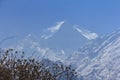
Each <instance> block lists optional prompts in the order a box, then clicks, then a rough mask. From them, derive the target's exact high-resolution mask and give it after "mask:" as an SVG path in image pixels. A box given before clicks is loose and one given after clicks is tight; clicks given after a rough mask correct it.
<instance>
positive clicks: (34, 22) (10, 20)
mask: <svg viewBox="0 0 120 80" xmlns="http://www.w3.org/2000/svg"><path fill="white" fill-rule="evenodd" d="M58 21H66V22H67V23H69V24H71V25H80V26H82V27H83V28H85V29H88V30H91V31H93V32H96V33H98V34H99V35H103V34H107V33H111V32H112V31H114V30H117V29H118V28H119V27H120V0H0V38H1V39H2V38H4V37H6V36H26V35H27V34H29V33H33V34H35V35H37V36H39V34H40V33H41V32H42V30H43V29H45V28H48V27H50V26H52V25H54V24H55V23H56V22H58ZM73 35H74V34H73Z"/></svg>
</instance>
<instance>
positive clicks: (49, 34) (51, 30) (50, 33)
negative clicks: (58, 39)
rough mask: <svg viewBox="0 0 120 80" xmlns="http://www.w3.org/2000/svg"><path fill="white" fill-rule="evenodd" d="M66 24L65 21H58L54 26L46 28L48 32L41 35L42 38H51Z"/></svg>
mask: <svg viewBox="0 0 120 80" xmlns="http://www.w3.org/2000/svg"><path fill="white" fill-rule="evenodd" d="M63 24H64V21H61V22H57V24H56V25H55V26H53V27H50V28H48V29H47V30H46V33H45V34H44V35H42V36H41V38H42V39H49V38H51V37H52V36H53V35H54V34H55V33H56V32H57V31H58V30H59V29H60V28H61V26H62V25H63Z"/></svg>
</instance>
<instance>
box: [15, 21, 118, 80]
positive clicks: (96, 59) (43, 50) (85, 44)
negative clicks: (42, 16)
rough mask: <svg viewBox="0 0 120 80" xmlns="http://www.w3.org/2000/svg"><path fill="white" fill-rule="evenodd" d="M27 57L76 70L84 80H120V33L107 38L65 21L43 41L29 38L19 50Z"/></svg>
mask: <svg viewBox="0 0 120 80" xmlns="http://www.w3.org/2000/svg"><path fill="white" fill-rule="evenodd" d="M15 48H16V49H18V50H23V51H25V52H26V53H27V54H26V56H29V57H31V55H32V54H34V55H33V56H32V57H35V58H38V59H40V60H42V59H44V58H45V59H49V60H51V61H60V62H62V63H63V64H66V65H71V66H72V67H73V68H76V71H77V72H78V74H79V79H80V80H119V79H120V70H119V69H120V62H119V61H120V30H117V31H115V32H113V33H111V34H109V35H106V36H104V37H100V36H99V37H98V35H97V34H96V33H93V32H91V31H88V30H86V29H82V28H81V27H79V26H77V27H74V25H71V24H69V23H65V22H58V23H57V25H54V26H52V27H49V28H48V29H46V30H45V33H44V32H43V34H42V35H41V36H40V38H39V39H36V38H34V36H33V35H28V36H27V37H25V39H23V40H22V41H21V42H20V43H19V44H18V45H17V46H16V47H15Z"/></svg>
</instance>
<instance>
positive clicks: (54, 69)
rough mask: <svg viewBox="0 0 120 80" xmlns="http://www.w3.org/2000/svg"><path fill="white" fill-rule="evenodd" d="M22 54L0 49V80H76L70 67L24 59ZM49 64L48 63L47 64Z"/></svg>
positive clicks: (74, 73)
mask: <svg viewBox="0 0 120 80" xmlns="http://www.w3.org/2000/svg"><path fill="white" fill-rule="evenodd" d="M24 54H25V53H24V52H21V51H15V50H13V49H8V50H2V49H0V80H77V73H76V72H75V70H74V69H72V68H71V67H70V66H64V65H62V64H57V63H54V62H53V63H51V64H52V66H50V65H48V66H46V65H45V64H44V62H41V61H38V60H36V59H34V58H33V59H31V58H27V59H26V58H24ZM48 63H49V62H48Z"/></svg>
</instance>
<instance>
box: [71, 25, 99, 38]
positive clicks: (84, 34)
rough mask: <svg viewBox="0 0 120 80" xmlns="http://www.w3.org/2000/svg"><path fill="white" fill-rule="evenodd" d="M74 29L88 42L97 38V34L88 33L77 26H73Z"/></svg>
mask: <svg viewBox="0 0 120 80" xmlns="http://www.w3.org/2000/svg"><path fill="white" fill-rule="evenodd" d="M73 28H74V29H76V30H77V31H78V32H79V33H81V34H82V35H83V36H84V37H85V38H87V39H88V40H93V39H96V38H97V37H98V34H96V33H94V32H91V31H88V30H86V29H83V28H81V29H80V28H78V26H73Z"/></svg>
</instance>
